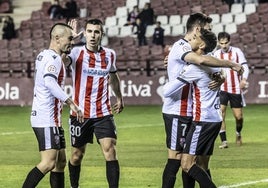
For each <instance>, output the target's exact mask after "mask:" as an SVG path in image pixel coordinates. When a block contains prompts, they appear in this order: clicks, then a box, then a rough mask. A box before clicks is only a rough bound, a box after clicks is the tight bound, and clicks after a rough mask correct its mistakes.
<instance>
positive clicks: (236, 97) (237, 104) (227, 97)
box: [220, 91, 243, 108]
mask: <svg viewBox="0 0 268 188" xmlns="http://www.w3.org/2000/svg"><path fill="white" fill-rule="evenodd" d="M228 102H230V106H231V108H242V107H243V99H242V96H241V94H232V93H228V92H226V91H221V92H220V103H221V105H224V106H227V105H228Z"/></svg>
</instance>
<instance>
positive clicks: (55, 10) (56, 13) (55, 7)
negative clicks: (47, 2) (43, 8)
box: [48, 0, 64, 19]
mask: <svg viewBox="0 0 268 188" xmlns="http://www.w3.org/2000/svg"><path fill="white" fill-rule="evenodd" d="M48 15H49V17H50V19H62V18H63V17H64V10H63V8H62V7H61V5H60V2H59V0H54V4H52V5H51V6H50V7H49V9H48Z"/></svg>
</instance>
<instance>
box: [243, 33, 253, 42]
mask: <svg viewBox="0 0 268 188" xmlns="http://www.w3.org/2000/svg"><path fill="white" fill-rule="evenodd" d="M241 41H242V42H243V43H244V44H248V43H251V42H253V41H254V34H253V33H251V32H248V33H244V34H243V35H241Z"/></svg>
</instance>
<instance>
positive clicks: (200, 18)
mask: <svg viewBox="0 0 268 188" xmlns="http://www.w3.org/2000/svg"><path fill="white" fill-rule="evenodd" d="M211 22H212V18H211V17H209V16H207V15H206V14H203V13H200V12H197V13H194V14H191V15H190V17H189V18H188V20H187V22H186V30H187V31H192V30H193V28H194V26H199V27H201V28H204V26H205V25H206V24H208V23H209V24H210V23H211Z"/></svg>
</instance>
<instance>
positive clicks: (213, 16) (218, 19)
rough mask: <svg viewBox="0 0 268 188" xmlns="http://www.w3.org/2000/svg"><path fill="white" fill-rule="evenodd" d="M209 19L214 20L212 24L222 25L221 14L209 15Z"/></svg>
mask: <svg viewBox="0 0 268 188" xmlns="http://www.w3.org/2000/svg"><path fill="white" fill-rule="evenodd" d="M209 17H211V18H212V24H217V23H220V19H221V18H220V15H219V14H209Z"/></svg>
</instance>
